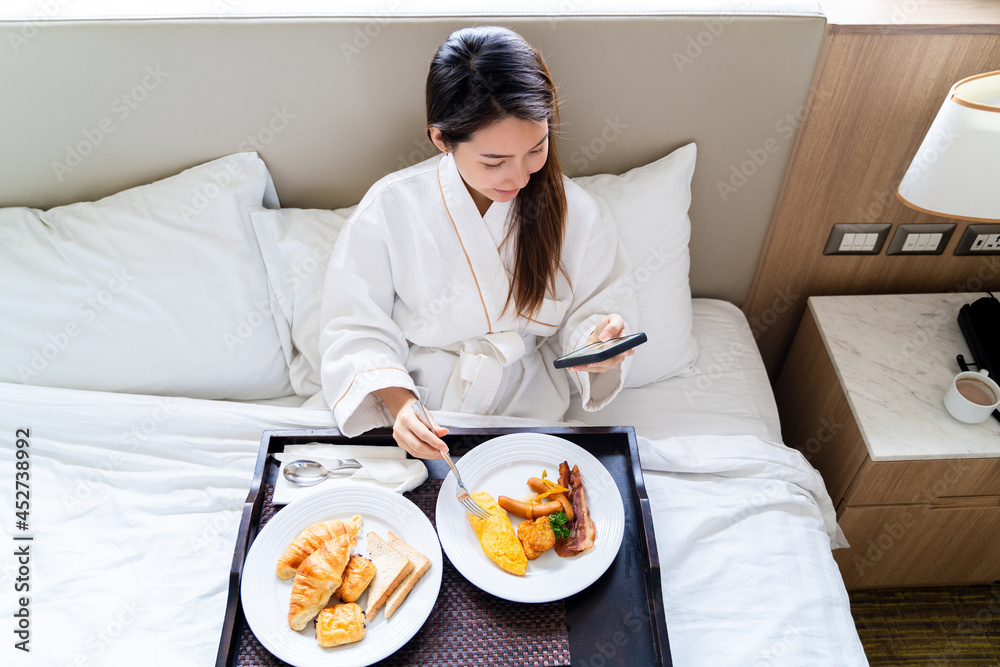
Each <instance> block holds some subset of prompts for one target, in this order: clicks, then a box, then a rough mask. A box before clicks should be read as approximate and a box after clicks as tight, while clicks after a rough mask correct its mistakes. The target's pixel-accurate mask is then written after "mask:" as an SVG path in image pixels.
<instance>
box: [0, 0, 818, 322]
mask: <svg viewBox="0 0 1000 667" xmlns="http://www.w3.org/2000/svg"><path fill="white" fill-rule="evenodd" d="M18 4H19V3H16V2H15V3H13V4H8V3H5V4H4V7H3V8H2V9H0V36H2V41H0V91H2V99H0V109H2V120H3V122H2V123H0V156H2V159H0V206H10V205H28V206H34V207H38V208H49V207H51V206H55V205H59V204H65V203H69V202H73V201H80V200H92V199H97V198H100V197H102V196H105V195H108V194H111V193H113V192H116V191H118V190H121V189H124V188H127V187H130V186H134V185H137V184H141V183H146V182H149V181H152V180H156V179H158V178H162V177H164V176H167V175H170V174H172V173H176V172H177V171H179V170H180V169H182V168H186V167H189V166H192V165H195V164H198V163H200V162H203V161H206V160H209V159H212V158H215V157H218V156H221V155H225V154H227V153H232V152H235V151H238V150H248V149H249V150H257V151H259V153H260V154H261V156H262V157H263V158H264V161H265V162H266V163H267V165H268V167H269V168H270V170H271V173H272V175H273V177H274V181H275V185H276V188H277V191H278V194H279V197H280V199H281V203H282V205H283V206H290V207H309V208H336V207H341V206H347V205H350V204H353V203H356V202H357V201H358V200H359V199H360V198H361V196H362V195H363V194H364V192H365V191H366V189H367V188H368V186H369V185H370V184H371V183H373V182H374V181H375V180H376V179H378V178H379V177H381V176H382V175H383V174H385V173H388V172H390V171H393V170H395V169H398V168H400V167H402V166H405V165H408V164H412V163H414V162H416V161H419V160H422V159H424V158H426V157H429V156H430V155H431V154H432V150H431V145H430V143H429V142H428V141H427V140H426V138H425V134H424V122H425V121H424V110H423V84H424V79H425V77H426V72H427V66H428V63H429V61H430V58H431V56H432V55H433V53H434V51H435V49H436V48H437V46H438V45H439V44H440V43H441V42H442V41H444V39H445V38H446V37H447V36H448V35H449V33H451V32H452V31H453V30H455V29H457V28H460V27H462V26H466V25H471V24H484V23H494V24H499V25H504V26H507V27H510V28H512V29H514V30H516V31H518V32H519V33H521V34H522V35H524V36H525V37H526V38H527V39H528V41H530V42H531V43H532V44H533V45H534V46H536V47H537V48H538V49H539V50H540V51H541V52H542V54H543V56H545V58H546V60H547V62H548V64H549V67H550V69H551V70H552V73H553V76H554V77H555V79H556V82H557V84H558V86H559V90H560V93H561V96H562V103H563V121H564V132H563V136H562V138H561V140H560V142H559V148H560V151H561V155H562V158H563V163H564V166H565V167H566V169H567V171H568V172H569V173H570V175H572V176H576V175H583V174H594V173H602V172H613V173H619V172H622V171H625V170H627V169H629V168H632V167H635V166H639V165H642V164H645V163H647V162H649V161H651V160H654V159H656V158H659V157H661V156H663V155H665V154H667V153H668V152H670V151H672V150H673V149H675V148H677V147H679V146H681V145H683V144H686V143H688V142H691V141H694V142H697V144H698V166H697V169H696V172H695V178H694V186H693V190H694V194H693V204H692V208H691V217H692V223H693V232H692V240H691V252H692V269H691V283H692V289H693V292H694V294H695V296H711V297H719V298H724V299H728V300H730V301H733V302H734V303H741V302H742V301H743V299H744V298H745V297H746V294H747V289H748V287H749V284H750V280H751V277H752V275H753V272H754V268H755V266H756V263H757V257H758V255H759V253H760V249H761V247H762V245H763V241H764V235H765V232H766V230H767V226H768V224H769V222H770V219H771V214H772V210H773V208H774V205H775V201H776V199H777V195H778V189H779V187H780V184H781V180H782V175H783V172H784V169H785V164H786V162H787V158H788V155H789V151H790V149H791V146H792V140H793V135H794V131H795V129H796V127H797V125H798V121H799V119H800V118H801V114H802V112H803V110H804V108H805V107H804V105H805V103H806V98H807V95H808V92H809V86H810V82H811V80H812V76H813V70H814V68H815V65H816V61H817V58H818V56H819V52H820V47H821V43H822V40H823V34H824V30H825V23H826V22H825V19H824V18H823V16H822V15H821V14H820V13H819V12H818V11H813V10H811V9H810V7H811V6H810V5H807V6H806V7H805V8H804V9H803V8H802V7H801V6H800V5H801V3H798V4H796V5H793V6H792V7H791V8H786V7H784V6H783V5H781V4H780V3H779V4H777V5H774V3H771V4H772V6H776V7H777V9H774V8H771V9H760V8H751V9H742V10H739V11H737V12H736V13H733V11H734V10H733V9H732V8H730V9H728V10H727V9H726V6H727V5H726V4H723V8H722V9H721V10H719V11H709V10H704V9H702V8H698V9H697V12H698V13H690V12H684V11H681V10H680V9H678V8H677V6H676V3H662V2H661V3H649V2H635V3H632V4H633V5H634V6H630V5H626V6H625V7H624V8H623V7H622V6H620V3H618V4H616V6H615V7H614V10H608V9H604V10H599V9H595V8H594V7H593V6H592V3H586V2H583V1H582V0H579V1H576V2H574V1H571V0H550V1H547V2H538V1H533V2H530V3H527V2H502V3H500V2H491V3H480V5H479V6H477V7H476V8H475V11H477V12H481V13H479V14H476V15H471V14H466V13H465V12H463V11H461V10H457V9H453V7H454V6H455V5H456V4H457V3H455V2H447V1H444V2H438V3H426V2H425V3H421V5H420V12H414V11H412V10H411V9H410V8H411V7H412V6H413V3H409V4H407V3H405V2H401V1H397V0H381V1H378V2H367V3H365V2H362V3H357V2H353V3H351V5H352V6H353V7H354V8H355V9H354V10H352V11H353V12H354V15H352V16H345V15H339V16H333V15H329V11H330V10H329V9H326V10H323V9H321V8H319V4H320V3H316V2H308V1H303V2H299V3H298V4H297V5H296V3H291V4H289V3H282V4H281V5H280V13H279V12H277V11H266V8H267V5H268V4H270V5H274V4H275V3H273V2H272V3H266V2H264V1H263V0H259V1H257V2H253V1H247V2H242V3H241V2H239V1H238V0H214V1H213V2H195V0H190V1H188V2H181V3H173V4H171V6H170V11H172V12H173V14H172V15H170V16H156V17H152V16H146V17H144V16H137V15H127V14H120V13H117V14H116V13H111V11H110V10H101V9H98V6H99V4H100V3H60V2H58V0H52V1H51V2H48V3H46V2H42V3H38V2H28V3H21V4H23V5H24V6H23V7H21V8H19V7H18V6H17V5H18ZM112 4H114V3H112ZM131 4H133V5H135V4H139V5H146V3H131ZM164 4H166V3H164ZM322 4H325V5H327V6H329V5H331V4H333V3H329V2H326V3H322ZM466 4H468V3H466ZM606 4H608V5H610V3H606ZM691 4H692V5H693V6H695V7H697V5H695V4H694V3H691ZM786 4H787V3H786ZM78 5H87V7H86V8H81V7H78ZM312 5H317V6H316V7H314V6H312ZM366 5H367V6H366ZM431 5H434V6H437V7H438V9H437V10H432V9H430V7H431ZM736 5H740V6H745V5H747V3H746V2H741V3H735V2H734V3H730V5H729V6H730V7H732V6H736ZM359 6H360V7H361V8H360V9H358V7H359ZM198 7H201V8H202V9H200V10H199V9H198ZM490 7H496V10H495V11H492V10H491V9H490ZM49 10H51V11H49ZM126 11H133V12H134V11H137V10H136V9H135V8H132V9H127V10H126ZM144 11H147V12H148V11H149V9H148V5H146V6H145V7H144ZM164 11H166V9H165V10H164ZM74 12H75V13H74ZM324 12H326V13H324Z"/></svg>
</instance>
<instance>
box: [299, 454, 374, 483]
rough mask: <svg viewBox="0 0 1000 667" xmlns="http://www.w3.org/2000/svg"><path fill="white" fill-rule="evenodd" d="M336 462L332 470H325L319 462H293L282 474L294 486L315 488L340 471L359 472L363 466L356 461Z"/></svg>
mask: <svg viewBox="0 0 1000 667" xmlns="http://www.w3.org/2000/svg"><path fill="white" fill-rule="evenodd" d="M334 461H336V465H334V466H333V467H332V468H331V469H330V470H327V469H326V468H324V467H323V466H322V465H321V464H320V463H318V462H317V461H292V462H290V463H287V464H285V467H284V469H283V470H282V471H281V474H283V475H284V476H285V479H287V480H288V481H289V482H291V483H292V484H298V485H299V486H313V485H314V484H319V483H320V482H322V481H323V480H324V479H326V478H327V477H329V476H330V475H332V474H334V472H336V471H338V470H357V469H358V468H360V467H361V464H360V463H358V462H357V461H355V460H354V459H334Z"/></svg>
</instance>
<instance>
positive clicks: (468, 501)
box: [413, 401, 493, 519]
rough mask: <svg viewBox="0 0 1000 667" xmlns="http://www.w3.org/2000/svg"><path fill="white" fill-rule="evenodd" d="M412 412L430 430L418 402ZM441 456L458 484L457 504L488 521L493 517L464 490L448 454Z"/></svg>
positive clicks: (426, 418)
mask: <svg viewBox="0 0 1000 667" xmlns="http://www.w3.org/2000/svg"><path fill="white" fill-rule="evenodd" d="M413 410H414V412H416V413H417V415H419V416H420V420H421V421H423V422H424V426H426V427H427V428H431V420H430V417H428V416H427V412H426V411H425V410H424V406H423V405H421V404H420V401H414V403H413ZM432 430H433V429H432ZM441 456H443V457H444V460H445V462H447V464H448V466H449V467H450V468H451V471H452V472H453V473H455V481H456V482H458V490H457V494H458V502H460V503H462V505H464V506H465V509H466V511H467V512H468V513H469V514H472V515H473V516H476V517H478V518H480V519H488V518H490V517H491V516H493V515H492V514H491V513H490V512H488V511H487V510H484V509H483V508H482V507H480V506H479V505H478V504H477V503H476V501H475V500H473V499H472V496H471V495H469V490H468V489H467V488H465V482H463V481H462V476H461V475H460V474H458V468H456V467H455V464H454V463H452V461H451V457H450V456H448V452H441Z"/></svg>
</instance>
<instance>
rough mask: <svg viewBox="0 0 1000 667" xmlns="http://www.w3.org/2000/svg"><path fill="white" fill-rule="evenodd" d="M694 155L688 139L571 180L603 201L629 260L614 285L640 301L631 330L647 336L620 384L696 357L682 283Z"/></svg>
mask: <svg viewBox="0 0 1000 667" xmlns="http://www.w3.org/2000/svg"><path fill="white" fill-rule="evenodd" d="M696 156H697V150H696V148H695V145H694V144H693V143H691V144H688V145H686V146H682V147H680V148H678V149H677V150H675V151H674V152H672V153H671V154H670V155H667V156H666V157H664V158H660V159H659V160H657V161H655V162H651V163H650V164H647V165H645V166H642V167H636V168H635V169H632V170H631V171H628V172H626V173H624V174H622V175H621V176H613V175H611V174H598V175H596V176H581V177H578V178H574V179H573V182H574V183H576V184H577V185H579V186H580V187H582V188H583V189H584V190H586V191H587V192H589V193H590V194H591V195H594V196H597V197H600V198H602V199H603V200H604V201H605V202H606V203H607V204H608V207H609V208H610V209H611V213H612V215H613V216H614V219H615V224H616V225H617V227H618V235H619V236H621V239H622V241H623V242H624V243H625V247H626V248H627V249H628V253H629V256H630V258H631V260H632V271H631V274H630V275H629V276H628V278H627V279H626V280H625V281H623V282H624V286H623V287H621V288H619V289H626V290H634V291H635V293H636V298H637V299H638V302H639V323H638V328H636V329H635V330H636V331H643V332H645V333H646V336H647V337H648V338H649V340H648V342H646V343H645V344H643V345H640V346H639V347H638V348H636V353H635V361H634V362H633V363H632V368H631V369H630V370H629V373H628V376H627V377H626V378H625V386H626V387H641V386H643V385H645V384H649V383H650V382H656V381H657V380H663V379H666V378H668V377H672V376H674V375H687V374H690V373H691V372H693V371H692V369H693V368H694V363H695V360H696V359H697V358H698V343H697V341H696V340H695V338H694V336H693V335H692V333H691V326H692V319H693V318H692V313H691V286H690V283H689V282H688V275H689V272H690V269H691V258H690V255H689V254H688V241H689V240H690V238H691V220H690V219H689V218H688V208H689V207H690V205H691V178H692V176H693V175H694V164H695V158H696Z"/></svg>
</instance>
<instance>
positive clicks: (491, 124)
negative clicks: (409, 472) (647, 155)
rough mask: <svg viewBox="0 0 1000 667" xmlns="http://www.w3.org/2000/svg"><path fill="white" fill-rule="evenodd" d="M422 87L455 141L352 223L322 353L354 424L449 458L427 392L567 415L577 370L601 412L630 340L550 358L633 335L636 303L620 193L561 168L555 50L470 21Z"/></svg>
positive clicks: (436, 119) (617, 384) (339, 405)
mask: <svg viewBox="0 0 1000 667" xmlns="http://www.w3.org/2000/svg"><path fill="white" fill-rule="evenodd" d="M426 94H427V134H428V137H429V138H430V140H431V141H432V142H433V143H434V145H435V146H436V147H437V148H439V149H440V150H441V151H442V154H441V155H438V156H435V157H433V158H431V159H430V160H427V161H425V162H422V163H420V164H417V165H414V166H413V167H409V168H407V169H403V170H402V171H399V172H396V173H394V174H390V175H388V176H386V177H385V178H383V179H381V180H380V181H378V182H377V183H376V184H375V185H374V186H373V187H372V188H371V190H369V191H368V193H367V194H366V195H365V197H364V199H362V201H361V203H360V204H359V205H358V209H357V212H356V213H355V214H354V216H353V217H352V218H351V220H350V222H349V223H348V224H347V225H346V226H345V228H344V230H343V231H342V232H341V234H340V237H339V239H338V241H337V245H336V248H335V250H334V253H333V256H332V257H331V260H330V268H329V271H328V273H327V278H326V284H325V292H324V300H323V321H324V322H325V326H324V329H323V332H322V334H321V337H320V351H321V353H322V355H323V361H322V379H323V391H324V394H325V396H326V399H327V401H328V402H329V405H330V407H331V409H332V410H333V413H334V417H335V419H336V421H337V424H338V426H339V428H340V430H341V431H342V432H343V433H344V434H346V435H348V436H354V435H357V434H359V433H363V432H365V431H367V430H369V429H371V428H374V427H378V426H389V425H392V426H393V436H394V438H395V439H396V442H397V443H398V444H399V445H400V446H401V447H403V448H404V449H406V450H407V451H408V452H410V453H411V454H413V455H414V456H417V457H420V458H440V451H439V450H445V451H447V446H446V445H445V444H444V442H443V441H442V440H441V439H440V438H439V437H438V436H440V435H443V434H444V433H446V432H447V431H446V429H441V428H440V427H438V426H437V424H436V423H433V419H432V423H431V428H433V431H432V430H431V428H428V427H427V426H425V425H424V423H423V422H422V421H421V420H420V419H419V418H418V416H417V414H416V413H415V411H414V407H413V404H414V402H415V401H416V400H417V398H418V397H419V398H420V400H421V401H422V402H423V403H424V404H425V405H426V407H427V408H429V409H434V410H437V409H440V410H449V411H458V412H469V413H477V414H502V415H512V416H521V417H535V418H543V419H561V418H562V415H563V414H564V413H565V411H566V409H567V408H568V407H569V400H570V382H571V381H572V382H573V384H574V385H575V387H576V389H577V390H578V391H579V393H580V395H581V400H582V401H583V406H584V408H585V409H587V410H596V409H598V408H600V407H602V406H603V405H605V404H606V403H607V402H608V401H610V400H611V399H612V398H614V396H615V395H617V393H618V392H619V391H620V389H621V387H622V383H623V381H624V377H625V373H626V371H627V367H628V365H629V363H630V361H631V360H628V362H626V359H625V358H626V357H627V356H629V355H631V354H632V352H631V351H629V352H627V353H624V354H621V355H618V356H617V357H614V358H612V359H608V360H606V361H603V362H600V363H598V364H593V365H592V366H588V367H585V368H573V369H561V370H557V369H555V368H553V366H552V361H553V359H555V358H556V357H559V356H562V355H563V354H566V353H569V352H571V351H573V350H574V349H577V348H580V347H583V346H584V345H586V344H589V343H593V342H596V341H598V340H608V339H610V338H615V337H617V336H620V335H624V334H626V333H629V330H628V329H629V327H628V324H627V323H628V322H631V323H632V325H633V326H634V324H635V321H636V306H635V302H634V299H632V298H623V297H621V296H619V295H618V294H616V293H615V290H614V288H615V286H616V279H617V278H618V277H619V276H622V275H624V274H626V273H627V272H628V270H629V266H628V261H627V259H626V255H625V252H624V250H623V249H621V247H620V244H619V241H618V237H617V235H616V233H615V230H614V227H613V223H612V222H611V220H610V216H609V215H608V214H607V211H606V207H603V205H599V204H598V203H597V202H595V201H594V199H593V198H591V197H590V196H589V195H587V194H586V193H585V192H584V191H583V190H581V189H580V188H579V187H578V186H576V185H575V184H573V183H572V182H571V181H569V180H568V179H567V178H566V177H565V176H563V174H562V170H561V168H560V164H559V159H558V156H557V155H556V151H555V146H554V145H553V144H552V143H551V137H552V134H553V132H554V131H555V130H556V129H557V127H558V97H557V95H556V90H555V86H554V85H553V83H552V79H551V77H550V75H549V72H548V69H547V68H546V67H545V63H544V62H543V61H542V58H541V56H540V55H539V54H538V53H537V52H536V51H535V50H534V49H533V48H532V47H531V46H530V45H529V44H528V43H527V42H526V41H524V39H523V38H521V37H520V36H519V35H517V34H516V33H514V32H511V31H510V30H506V29H503V28H497V27H477V28H466V29H463V30H459V31H457V32H455V33H453V34H452V35H451V36H450V37H449V38H448V41H446V42H445V43H444V44H443V45H441V47H440V48H439V49H438V52H437V54H436V55H435V57H434V60H433V62H432V63H431V67H430V72H429V73H428V76H427V93H426ZM619 284H620V283H619ZM619 291H620V292H623V293H625V294H627V295H631V293H632V292H631V290H619ZM612 311H614V312H612ZM623 315H624V317H623ZM571 377H572V378H573V379H572V380H570V378H571Z"/></svg>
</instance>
